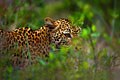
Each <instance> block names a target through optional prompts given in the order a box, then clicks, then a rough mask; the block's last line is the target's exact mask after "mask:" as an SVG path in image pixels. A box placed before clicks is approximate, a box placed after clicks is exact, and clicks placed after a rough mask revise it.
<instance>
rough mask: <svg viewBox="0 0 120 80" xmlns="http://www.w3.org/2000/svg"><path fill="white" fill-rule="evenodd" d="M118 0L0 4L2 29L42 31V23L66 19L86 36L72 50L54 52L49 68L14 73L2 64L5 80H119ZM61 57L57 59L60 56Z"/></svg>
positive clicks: (41, 0) (3, 1)
mask: <svg viewBox="0 0 120 80" xmlns="http://www.w3.org/2000/svg"><path fill="white" fill-rule="evenodd" d="M119 3H120V1H119V0H0V29H4V30H14V29H15V28H18V27H30V28H32V29H39V28H40V27H41V26H43V25H44V18H45V17H51V18H53V19H59V18H68V19H69V20H71V22H72V24H73V25H76V26H80V27H81V28H82V32H81V33H80V34H79V37H78V38H76V39H73V43H72V44H71V45H70V46H69V47H66V46H61V49H60V50H59V51H56V50H55V48H54V46H52V48H53V51H51V52H50V57H49V59H48V63H46V62H45V61H44V60H41V59H39V60H38V61H39V63H38V64H35V65H32V66H30V67H28V68H26V69H25V70H14V69H13V68H12V66H11V65H10V61H8V55H6V56H5V57H1V59H0V79H1V80H119V75H120V7H119ZM57 53H58V54H57Z"/></svg>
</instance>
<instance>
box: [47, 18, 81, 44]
mask: <svg viewBox="0 0 120 80" xmlns="http://www.w3.org/2000/svg"><path fill="white" fill-rule="evenodd" d="M45 23H46V25H47V26H48V27H49V28H50V29H51V31H50V36H51V42H52V43H55V45H57V46H59V45H61V44H62V45H64V44H65V45H67V44H70V42H71V40H72V38H74V37H75V36H76V35H78V34H79V32H80V30H81V28H80V27H76V26H72V25H71V22H70V21H69V20H68V19H65V18H61V19H58V20H53V19H51V18H49V17H48V18H46V19H45Z"/></svg>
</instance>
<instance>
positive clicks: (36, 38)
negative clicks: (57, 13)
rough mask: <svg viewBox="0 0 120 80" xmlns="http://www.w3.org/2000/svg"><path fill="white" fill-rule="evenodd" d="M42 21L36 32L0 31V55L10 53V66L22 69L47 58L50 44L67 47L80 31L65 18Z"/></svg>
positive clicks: (29, 30) (23, 30)
mask: <svg viewBox="0 0 120 80" xmlns="http://www.w3.org/2000/svg"><path fill="white" fill-rule="evenodd" d="M44 21H45V24H44V26H42V27H40V28H39V29H36V30H33V29H31V28H29V27H22V28H16V29H15V30H12V31H5V30H2V29H0V54H3V53H10V54H11V57H10V61H11V63H12V65H13V66H14V67H18V68H20V69H22V68H25V67H26V66H28V65H30V64H33V63H36V62H37V59H38V58H45V57H49V52H50V45H51V44H54V45H55V46H57V47H59V46H61V45H69V44H70V43H71V41H72V39H73V38H74V37H76V36H77V35H79V32H80V31H81V28H80V27H78V26H73V25H72V24H71V21H70V20H68V19H66V18H60V19H56V20H54V19H52V18H50V17H46V18H45V19H44ZM57 47H56V48H57Z"/></svg>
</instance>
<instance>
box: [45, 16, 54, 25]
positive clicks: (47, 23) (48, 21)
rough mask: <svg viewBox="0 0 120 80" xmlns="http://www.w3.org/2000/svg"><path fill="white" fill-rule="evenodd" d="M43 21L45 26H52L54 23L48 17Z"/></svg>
mask: <svg viewBox="0 0 120 80" xmlns="http://www.w3.org/2000/svg"><path fill="white" fill-rule="evenodd" d="M44 21H45V24H46V25H53V23H54V20H53V19H52V18H50V17H46V18H45V19H44Z"/></svg>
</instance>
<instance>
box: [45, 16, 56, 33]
mask: <svg viewBox="0 0 120 80" xmlns="http://www.w3.org/2000/svg"><path fill="white" fill-rule="evenodd" d="M54 22H55V21H54V20H53V19H51V18H50V17H46V18H45V24H46V27H49V29H51V30H52V31H54V29H56V26H55V25H54Z"/></svg>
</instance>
